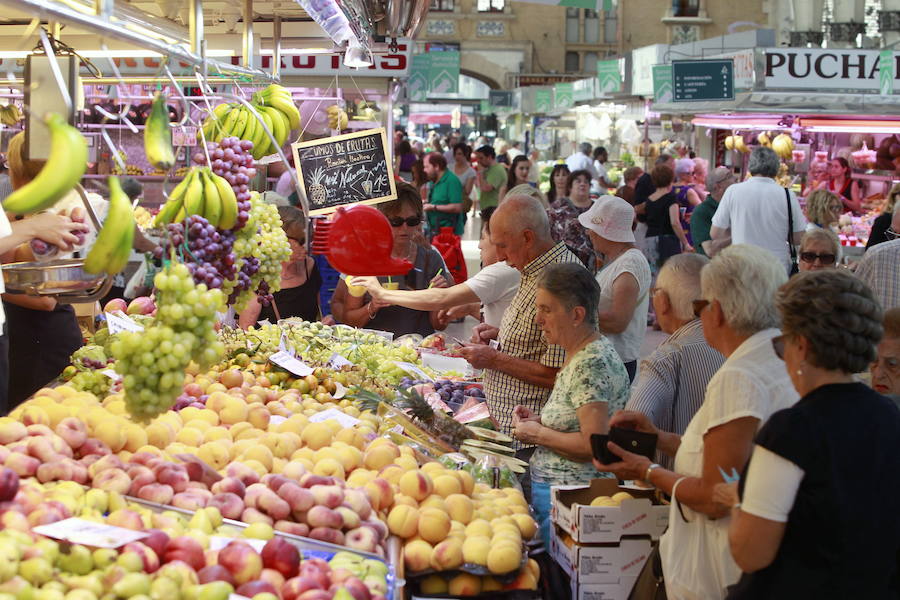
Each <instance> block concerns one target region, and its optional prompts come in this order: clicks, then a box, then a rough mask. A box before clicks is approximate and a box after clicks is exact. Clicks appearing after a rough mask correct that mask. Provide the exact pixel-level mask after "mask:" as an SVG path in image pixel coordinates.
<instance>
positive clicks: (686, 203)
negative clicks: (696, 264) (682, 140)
mask: <svg viewBox="0 0 900 600" xmlns="http://www.w3.org/2000/svg"><path fill="white" fill-rule="evenodd" d="M696 169H697V165H696V163H695V162H694V160H693V159H691V158H679V159H678V160H676V161H675V181H676V183H675V185H674V186H672V193H673V194H675V198H676V199H677V200H678V208H679V211H680V212H681V228H682V229H684V231H685V233H686V234H687V236H688V240H690V239H691V227H690V223H691V213H693V212H694V207H695V206H697V205H699V204H700V202H701V199H700V195H699V194H698V193H697V190H696V189H694V187H695V184H694V175H695V173H696ZM691 243H693V242H691Z"/></svg>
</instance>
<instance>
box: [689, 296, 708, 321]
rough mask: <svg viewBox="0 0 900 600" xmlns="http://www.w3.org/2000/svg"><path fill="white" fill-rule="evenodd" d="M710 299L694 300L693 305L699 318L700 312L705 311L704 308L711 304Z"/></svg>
mask: <svg viewBox="0 0 900 600" xmlns="http://www.w3.org/2000/svg"><path fill="white" fill-rule="evenodd" d="M709 304H710V301H709V300H692V301H691V306H693V308H694V316H695V317H697V318H698V319H699V318H700V313H702V312H703V309H704V308H706V307H707V306H709Z"/></svg>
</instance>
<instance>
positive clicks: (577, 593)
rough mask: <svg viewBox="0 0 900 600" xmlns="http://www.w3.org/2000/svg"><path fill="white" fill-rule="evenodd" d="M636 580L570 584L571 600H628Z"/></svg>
mask: <svg viewBox="0 0 900 600" xmlns="http://www.w3.org/2000/svg"><path fill="white" fill-rule="evenodd" d="M636 582H637V578H634V579H632V580H631V581H630V583H627V584H625V583H623V584H618V583H587V584H577V583H573V584H572V600H628V597H629V595H630V594H631V590H632V588H634V584H635V583H636Z"/></svg>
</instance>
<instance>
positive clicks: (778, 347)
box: [772, 335, 784, 360]
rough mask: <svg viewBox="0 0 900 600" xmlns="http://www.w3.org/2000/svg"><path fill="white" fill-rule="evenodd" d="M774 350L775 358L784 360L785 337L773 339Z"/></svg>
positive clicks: (780, 336)
mask: <svg viewBox="0 0 900 600" xmlns="http://www.w3.org/2000/svg"><path fill="white" fill-rule="evenodd" d="M772 350H774V351H775V356H777V357H778V358H780V359H781V360H784V336H783V335H779V336H777V337H773V338H772Z"/></svg>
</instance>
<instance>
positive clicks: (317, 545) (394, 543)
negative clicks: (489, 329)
mask: <svg viewBox="0 0 900 600" xmlns="http://www.w3.org/2000/svg"><path fill="white" fill-rule="evenodd" d="M125 500H127V501H128V502H134V503H135V504H139V505H141V506H144V507H146V508H148V509H150V510H152V511H153V512H157V513H161V512H164V511H174V512H177V513H181V514H183V515H191V516H193V515H194V512H195V511H192V510H188V509H185V508H178V507H177V506H170V505H168V504H158V503H156V502H149V501H147V500H143V499H141V498H136V497H134V496H125ZM222 523H223V524H225V525H230V526H232V527H236V528H238V529H246V528H247V527H248V525H247V523H244V522H243V521H235V520H234V519H222ZM275 535H276V536H277V537H280V538H283V539H284V540H285V541H287V542H290V543H291V544H292V545H293V546H295V547H296V548H297V549H298V550H300V554H301V556H303V557H304V558H324V559H325V560H328V559H330V558H331V557H332V556H334V555H335V554H336V553H338V552H351V553H353V554H359V555H360V556H363V557H365V558H374V559H375V560H380V561H382V562H384V563H385V564H387V568H388V574H387V583H388V594H387V600H394V599H397V600H400V599H401V598H403V587H404V585H405V583H406V582H405V581H404V580H403V579H402V575H401V574H400V573H398V572H397V569H396V568H395V565H398V564H400V561H401V560H402V558H401V556H400V544H399V542H398V540H397V539H396V538H395V537H394V536H391V537H390V538H388V540H387V544H386V545H387V554H388V560H385V559H384V558H382V557H380V556H378V555H377V554H373V553H371V552H363V551H362V550H354V549H353V548H347V547H345V546H338V545H337V544H329V543H328V542H321V541H319V540H314V539H312V538H306V537H302V536H299V535H294V534H292V533H285V532H283V531H277V530H276V531H275ZM237 539H242V538H237Z"/></svg>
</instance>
